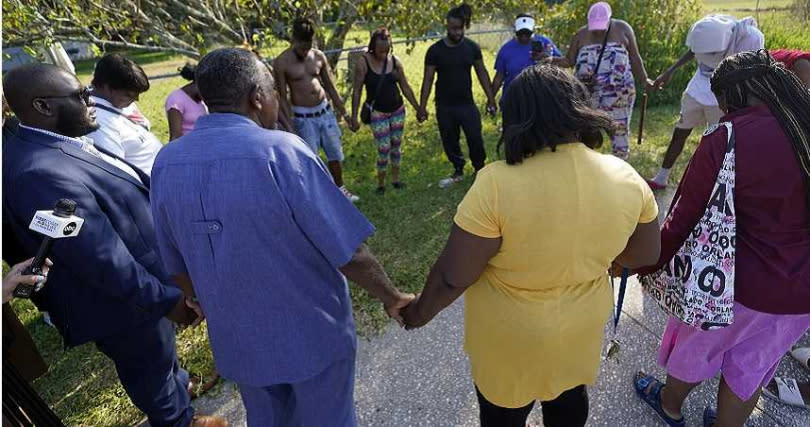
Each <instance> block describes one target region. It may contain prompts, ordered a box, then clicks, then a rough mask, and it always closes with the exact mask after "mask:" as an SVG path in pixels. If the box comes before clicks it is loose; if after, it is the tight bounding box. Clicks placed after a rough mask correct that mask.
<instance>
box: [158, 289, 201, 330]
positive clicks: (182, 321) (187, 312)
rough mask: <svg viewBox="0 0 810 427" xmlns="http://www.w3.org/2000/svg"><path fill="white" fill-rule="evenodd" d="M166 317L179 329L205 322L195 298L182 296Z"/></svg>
mask: <svg viewBox="0 0 810 427" xmlns="http://www.w3.org/2000/svg"><path fill="white" fill-rule="evenodd" d="M166 317H167V318H168V319H169V320H171V321H172V322H174V323H177V325H178V326H180V328H183V329H185V328H187V327H189V326H191V327H197V326H199V325H200V323H202V321H203V320H205V313H203V310H202V306H200V303H199V302H198V301H197V299H196V298H194V297H191V296H182V297H181V298H180V299H179V300H178V301H177V304H175V306H174V308H172V310H171V311H170V312H169V314H167V315H166Z"/></svg>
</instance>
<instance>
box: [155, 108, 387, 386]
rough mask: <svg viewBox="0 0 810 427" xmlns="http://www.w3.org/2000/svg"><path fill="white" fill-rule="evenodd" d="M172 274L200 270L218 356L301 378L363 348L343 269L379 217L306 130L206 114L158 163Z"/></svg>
mask: <svg viewBox="0 0 810 427" xmlns="http://www.w3.org/2000/svg"><path fill="white" fill-rule="evenodd" d="M151 198H152V210H153V214H154V218H155V229H156V234H157V240H158V247H159V248H160V255H161V258H162V260H163V263H164V264H165V266H166V270H167V271H168V272H169V274H178V273H188V274H189V276H190V277H191V280H192V282H193V285H194V290H195V292H196V294H197V297H198V298H199V300H200V303H201V304H202V307H203V310H204V312H205V314H206V317H207V318H208V334H209V337H210V340H211V348H212V349H213V352H214V357H215V360H216V365H217V368H218V369H219V371H220V372H221V373H222V375H223V376H225V377H226V378H229V379H231V380H233V381H236V382H237V383H241V384H245V385H250V386H256V387H262V386H267V385H272V384H278V383H294V382H298V381H301V380H304V379H306V378H310V377H312V376H313V375H315V374H317V373H319V372H321V371H323V370H324V369H325V368H326V367H327V366H329V365H330V364H332V363H334V362H335V361H337V360H341V359H346V358H350V357H353V355H354V352H355V349H356V338H355V331H354V321H353V319H352V308H351V300H350V298H349V291H348V286H347V285H346V280H345V278H344V277H343V275H342V274H341V273H340V271H339V270H338V268H339V267H341V266H344V265H346V264H347V263H348V262H349V261H350V260H351V259H352V256H353V255H354V253H355V251H356V250H357V249H358V248H359V247H360V245H361V244H362V243H363V241H365V240H366V239H367V238H368V237H369V236H370V235H371V234H372V233H373V231H374V227H373V226H372V225H371V224H370V223H369V222H368V221H367V220H366V218H365V217H364V216H363V215H362V214H361V213H360V211H358V210H357V208H355V207H354V205H352V203H351V202H349V201H348V200H347V199H346V197H345V196H344V195H343V194H342V193H341V192H340V190H339V189H338V188H337V187H336V186H335V184H334V182H333V181H332V178H331V177H330V175H329V173H328V172H327V171H326V168H325V167H324V165H323V163H322V162H321V161H320V160H319V159H318V157H316V156H315V155H314V154H312V150H310V149H309V147H308V146H307V145H306V144H305V143H304V142H303V141H302V140H301V139H300V138H298V137H297V136H295V135H293V134H290V133H286V132H281V131H272V130H265V129H262V128H260V127H259V126H258V125H256V123H254V122H253V121H251V120H250V119H248V118H246V117H243V116H240V115H237V114H227V113H214V114H211V115H208V116H204V117H201V118H200V120H199V121H198V122H197V125H196V126H195V128H194V130H192V131H191V132H190V133H189V134H188V135H185V136H183V137H181V138H178V139H177V140H176V141H174V142H172V143H171V144H168V145H167V146H166V147H165V148H164V149H163V150H161V152H160V154H159V155H158V157H157V160H156V161H155V167H154V169H153V170H152V194H151Z"/></svg>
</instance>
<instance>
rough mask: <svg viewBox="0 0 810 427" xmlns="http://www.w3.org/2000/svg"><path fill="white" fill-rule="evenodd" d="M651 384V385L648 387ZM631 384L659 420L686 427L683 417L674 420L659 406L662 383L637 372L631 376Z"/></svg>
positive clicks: (674, 425)
mask: <svg viewBox="0 0 810 427" xmlns="http://www.w3.org/2000/svg"><path fill="white" fill-rule="evenodd" d="M651 384H652V387H650V385H651ZM633 385H634V386H635V388H636V394H637V395H638V397H639V398H641V400H643V401H644V402H645V403H647V404H648V405H650V407H651V408H652V409H653V410H654V411H655V413H656V414H658V417H659V418H661V420H662V421H663V422H665V423H666V424H667V425H668V426H670V427H686V422H685V421H684V419H683V417H681V418H680V419H677V420H676V419H675V418H672V417H670V416H669V415H667V414H666V412H664V408H662V407H661V389H662V388H664V384H662V383H661V381H658V380H657V379H655V377H654V376H652V375H647V374H645V373H644V372H639V373H637V374H636V376H635V377H634V378H633ZM648 388H649V390H650V391H649V392H647V389H648Z"/></svg>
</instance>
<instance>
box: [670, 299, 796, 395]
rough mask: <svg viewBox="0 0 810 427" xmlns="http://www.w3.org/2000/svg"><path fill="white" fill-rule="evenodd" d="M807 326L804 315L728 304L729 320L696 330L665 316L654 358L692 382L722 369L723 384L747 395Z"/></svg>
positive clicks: (769, 374) (763, 380) (769, 373)
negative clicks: (716, 326) (730, 307)
mask: <svg viewBox="0 0 810 427" xmlns="http://www.w3.org/2000/svg"><path fill="white" fill-rule="evenodd" d="M808 328H810V314H796V315H787V314H768V313H760V312H758V311H754V310H751V309H749V308H746V307H745V306H743V305H742V304H740V303H736V302H735V303H734V324H732V325H731V326H728V327H725V328H722V329H717V330H713V331H702V330H699V329H696V328H693V327H691V326H688V325H686V324H684V323H681V322H680V321H678V320H677V319H675V318H672V317H670V319H669V323H667V330H666V332H664V338H663V339H662V340H661V350H660V351H659V352H658V363H659V364H661V365H662V366H664V367H666V369H667V373H668V374H669V375H672V376H673V377H675V378H677V379H679V380H681V381H685V382H688V383H698V382H702V381H704V380H707V379H709V378H712V377H714V376H715V375H716V374H717V373H718V372H722V373H723V378H724V379H725V381H726V384H728V385H729V387H730V388H731V391H732V392H734V394H735V395H737V397H739V398H740V399H742V400H748V399H750V398H751V396H753V395H754V393H755V392H756V391H757V390H758V389H759V388H760V387H762V386H764V385H766V384H768V382H770V380H771V378H773V374H774V373H775V372H776V368H777V367H778V366H779V360H780V359H781V358H782V356H783V355H784V354H785V353H786V352H787V351H788V350H790V347H791V346H792V345H793V344H795V343H796V342H797V341H798V340H799V339H800V338H801V337H802V335H803V334H804V333H805V332H806V331H807V330H808Z"/></svg>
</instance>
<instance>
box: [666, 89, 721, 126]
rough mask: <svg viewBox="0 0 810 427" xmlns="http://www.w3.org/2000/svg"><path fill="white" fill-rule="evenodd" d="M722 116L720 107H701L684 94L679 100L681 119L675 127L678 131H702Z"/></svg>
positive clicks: (701, 105) (693, 99)
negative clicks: (696, 129)
mask: <svg viewBox="0 0 810 427" xmlns="http://www.w3.org/2000/svg"><path fill="white" fill-rule="evenodd" d="M723 115H724V113H723V110H721V109H720V107H718V106H716V105H703V104H701V103H699V102H697V101H696V100H695V98H692V97H691V96H689V95H687V94H686V92H684V93H683V97H682V98H681V117H680V119H678V123H677V124H675V127H676V128H678V129H695V128H698V129H700V130H701V131H702V130H703V129H705V128H706V127H707V126H709V125H713V124H715V123H717V122H718V121H720V118H721V117H723Z"/></svg>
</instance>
